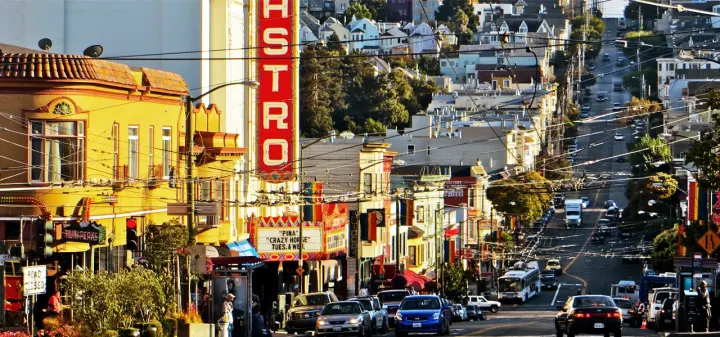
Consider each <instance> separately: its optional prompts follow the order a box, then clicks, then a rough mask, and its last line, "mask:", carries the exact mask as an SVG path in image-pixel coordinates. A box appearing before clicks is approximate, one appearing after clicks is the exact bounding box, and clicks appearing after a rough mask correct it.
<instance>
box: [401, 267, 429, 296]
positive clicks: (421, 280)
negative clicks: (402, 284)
mask: <svg viewBox="0 0 720 337" xmlns="http://www.w3.org/2000/svg"><path fill="white" fill-rule="evenodd" d="M403 275H404V276H405V279H406V280H407V286H408V287H413V289H415V290H416V291H421V290H423V289H425V282H427V281H429V280H428V279H427V278H426V277H423V276H422V275H420V274H418V273H416V272H414V271H412V270H410V269H405V271H404V272H403Z"/></svg>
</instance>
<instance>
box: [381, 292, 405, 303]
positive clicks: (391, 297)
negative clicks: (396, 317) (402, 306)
mask: <svg viewBox="0 0 720 337" xmlns="http://www.w3.org/2000/svg"><path fill="white" fill-rule="evenodd" d="M407 295H410V293H408V292H407V291H389V292H380V293H378V297H379V298H380V301H381V302H383V303H385V302H400V301H402V300H403V298H405V297H406V296H407Z"/></svg>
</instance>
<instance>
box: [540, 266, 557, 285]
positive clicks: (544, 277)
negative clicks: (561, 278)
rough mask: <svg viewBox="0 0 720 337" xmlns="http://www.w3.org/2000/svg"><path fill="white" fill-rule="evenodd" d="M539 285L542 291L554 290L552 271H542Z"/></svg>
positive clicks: (553, 274)
mask: <svg viewBox="0 0 720 337" xmlns="http://www.w3.org/2000/svg"><path fill="white" fill-rule="evenodd" d="M540 285H541V286H542V288H543V289H555V288H557V286H558V284H557V280H556V279H555V271H554V270H543V271H542V272H540Z"/></svg>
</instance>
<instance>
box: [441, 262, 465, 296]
mask: <svg viewBox="0 0 720 337" xmlns="http://www.w3.org/2000/svg"><path fill="white" fill-rule="evenodd" d="M443 273H444V274H445V277H444V278H443V281H444V283H443V284H442V287H443V288H444V289H445V296H447V297H448V298H449V299H452V300H453V301H459V300H460V299H462V298H463V297H464V296H465V294H467V282H465V277H464V270H463V267H462V265H451V266H447V267H445V268H443Z"/></svg>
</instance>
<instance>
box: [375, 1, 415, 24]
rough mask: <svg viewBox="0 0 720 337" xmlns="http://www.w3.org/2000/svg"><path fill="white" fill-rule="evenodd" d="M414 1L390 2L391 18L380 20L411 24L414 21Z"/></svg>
mask: <svg viewBox="0 0 720 337" xmlns="http://www.w3.org/2000/svg"><path fill="white" fill-rule="evenodd" d="M412 2H413V0H390V1H388V2H387V3H388V7H389V12H390V17H388V18H380V19H385V20H388V21H395V22H409V21H412V10H413V5H412Z"/></svg>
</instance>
